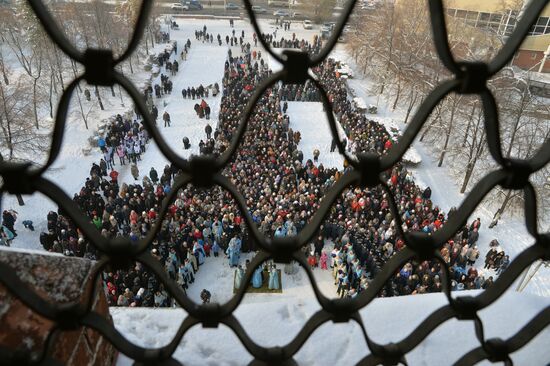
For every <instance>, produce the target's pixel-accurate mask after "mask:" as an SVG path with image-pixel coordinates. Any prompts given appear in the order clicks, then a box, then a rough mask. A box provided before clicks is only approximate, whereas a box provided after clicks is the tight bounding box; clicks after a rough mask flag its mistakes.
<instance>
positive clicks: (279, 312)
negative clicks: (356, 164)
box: [2, 19, 550, 365]
mask: <svg viewBox="0 0 550 366" xmlns="http://www.w3.org/2000/svg"><path fill="white" fill-rule="evenodd" d="M178 23H179V26H180V29H179V30H172V31H171V36H172V38H173V39H175V40H176V41H177V42H178V45H179V49H181V47H182V46H183V44H184V42H185V41H186V40H187V39H191V42H192V47H191V51H190V53H189V56H188V59H187V61H180V60H179V61H178V62H179V63H180V70H181V71H180V72H179V73H178V75H177V76H176V77H174V78H173V79H172V80H173V82H174V88H173V93H172V94H171V95H169V96H167V97H163V98H162V100H160V101H158V102H157V106H158V107H159V115H160V116H161V115H162V113H163V112H164V110H165V109H166V110H167V111H168V112H169V113H170V115H171V120H172V126H171V127H166V128H165V127H164V126H163V124H162V122H161V118H159V128H160V130H161V133H162V135H163V136H164V138H165V139H166V140H167V142H168V143H169V145H170V146H171V147H172V149H174V150H175V151H176V152H177V153H179V154H180V155H181V156H183V157H188V156H189V155H190V154H192V153H197V152H198V143H199V141H200V140H201V139H203V138H204V137H205V133H204V127H205V124H206V121H205V120H204V119H202V120H201V119H198V117H196V114H195V112H194V110H193V105H194V103H196V101H192V100H189V99H187V100H183V99H182V96H181V89H182V88H184V87H185V88H187V87H188V86H195V87H196V86H198V85H199V84H201V83H202V84H203V85H208V84H211V83H214V82H218V83H219V84H220V86H221V80H222V76H223V67H224V66H223V65H224V62H225V58H226V54H227V47H226V46H225V45H224V46H222V47H219V46H217V45H216V44H215V43H214V44H203V43H201V42H197V41H196V40H195V37H194V31H195V30H196V29H199V28H202V26H203V25H204V24H206V25H207V26H208V31H209V32H211V33H213V34H214V35H216V34H217V33H220V34H221V35H222V36H223V37H225V35H226V34H229V32H230V30H231V29H230V28H229V26H228V22H227V21H215V20H192V19H185V20H178ZM235 25H236V28H235V30H236V34H239V33H240V32H241V30H242V29H245V31H246V32H247V39H248V40H250V41H251V31H250V25H249V24H247V23H246V22H244V21H237V22H236V23H235ZM264 27H265V28H264V29H268V27H270V25H269V24H264ZM293 32H296V34H297V37H299V38H303V37H307V38H308V39H310V38H311V37H312V36H313V34H314V33H315V32H316V31H315V30H314V31H305V30H303V29H301V26H300V25H295V26H294V28H293V29H291V30H290V31H289V32H286V36H287V37H290V36H291V35H292V33H293ZM282 33H283V32H282V31H281V30H280V29H279V33H278V34H279V35H280V34H282ZM163 47H164V45H159V46H158V47H157V48H158V49H162V48H163ZM233 52H234V53H235V52H238V49H237V48H234V49H233ZM262 53H264V51H263V52H262ZM335 55H337V56H338V57H340V58H343V59H345V60H346V61H348V63H349V64H350V65H351V66H352V67H353V62H351V61H352V60H349V57H347V54H346V53H345V51H344V50H343V49H342V48H341V46H339V47H338V49H337V50H336V52H335ZM270 65H271V66H272V68H274V69H277V67H275V62H273V61H270ZM355 75H356V78H355V79H350V81H349V83H350V86H351V87H353V88H354V89H355V90H356V92H357V94H358V96H360V97H362V98H363V99H364V100H365V101H366V102H367V104H377V102H378V101H377V100H376V99H377V98H376V96H373V95H370V92H369V90H370V88H369V86H370V84H369V82H368V80H364V79H362V78H360V74H359V73H358V72H357V70H355ZM148 77H149V75H148V73H146V72H144V71H142V72H140V73H138V74H137V75H134V76H133V80H134V81H135V82H136V83H138V84H139V83H143V82H144V81H145V80H147V79H148ZM103 96H104V103H105V104H106V111H105V112H101V113H99V112H94V113H95V114H93V115H92V117H91V118H90V123H91V126H90V130H89V131H87V130H86V129H84V125H83V122H82V121H81V120H79V115H78V111H77V110H76V109H75V108H77V105H76V104H73V108H72V109H71V114H70V118H69V121H68V124H67V127H66V135H65V139H64V141H63V146H62V150H61V153H60V156H59V158H58V159H57V161H56V163H55V164H54V166H53V167H52V168H51V169H50V170H49V171H48V173H47V176H48V178H49V179H51V180H52V181H54V182H55V183H57V184H59V185H60V186H61V187H62V188H63V190H64V191H65V192H66V193H67V194H68V195H70V196H72V195H73V194H75V193H77V192H78V191H79V190H80V188H81V187H82V185H83V184H84V181H85V178H86V177H87V176H88V173H89V170H90V167H91V164H92V162H97V161H98V160H99V159H100V157H101V155H100V152H99V150H98V149H94V150H93V152H92V153H91V154H90V155H89V156H85V155H84V154H83V152H82V148H83V147H85V146H87V139H88V137H89V136H90V135H91V133H92V131H93V130H94V129H95V128H96V126H97V125H98V124H99V123H100V122H101V120H102V119H105V118H108V117H109V116H111V115H113V114H116V113H123V112H125V111H127V110H128V109H129V108H131V105H132V104H131V102H130V101H129V100H128V99H127V98H126V99H124V105H125V106H124V107H123V106H122V105H121V102H120V99H119V98H118V95H117V98H109V97H108V96H107V91H103ZM207 102H208V103H209V104H210V106H211V108H212V119H211V120H210V121H209V123H210V124H211V125H212V127H215V125H216V123H217V121H218V117H219V115H218V113H219V104H220V97H219V96H218V97H217V98H212V97H210V98H208V100H207ZM164 103H166V105H165V107H164ZM378 110H379V114H378V116H377V119H378V120H379V121H381V122H383V123H387V124H388V125H389V123H390V121H391V123H396V124H397V125H398V127H400V128H401V129H404V127H405V126H403V125H402V124H400V122H399V121H400V120H402V113H401V112H400V111H395V112H393V111H390V110H389V108H388V107H387V105H386V104H385V103H384V101H380V103H378ZM288 113H289V116H290V121H291V127H292V128H293V129H294V130H298V131H300V132H301V135H302V141H301V142H300V149H302V150H303V152H304V158H306V159H308V158H312V153H313V150H314V148H318V149H319V150H320V151H321V162H323V164H325V165H327V166H336V167H341V166H342V161H343V160H342V157H340V155H339V154H338V153H336V152H335V153H332V154H331V153H330V152H329V151H330V142H331V139H332V137H331V135H330V129H329V127H328V122H327V121H326V116H325V113H324V112H323V111H322V106H321V105H320V104H319V103H294V102H292V103H289V112H288ZM184 136H187V137H188V138H189V139H190V141H191V144H192V148H191V149H190V150H183V146H182V142H181V140H182V138H183V137H184ZM414 147H415V149H416V151H417V152H418V154H419V155H420V157H421V159H422V163H421V164H420V165H419V166H418V167H416V168H415V169H413V173H414V175H415V178H416V179H417V180H418V182H419V184H420V185H421V186H425V185H428V186H430V187H432V192H433V193H432V194H433V201H434V202H435V203H436V204H437V205H439V206H440V207H442V208H443V209H444V210H448V209H449V208H450V207H452V206H456V205H458V204H459V203H460V202H461V201H462V200H463V198H464V195H461V194H459V193H458V187H457V186H456V182H454V181H453V179H451V176H450V174H449V173H448V171H447V170H446V168H436V167H435V162H434V160H433V158H432V156H431V154H430V152H429V147H427V146H424V145H423V144H421V143H418V142H417V143H415V144H414ZM167 162H168V161H167V159H166V158H165V157H164V156H162V154H161V153H160V151H159V150H158V147H157V146H156V145H155V143H154V142H151V143H150V144H149V145H148V147H147V151H146V153H145V154H143V155H142V162H140V163H139V169H140V172H141V175H142V176H143V175H144V174H147V173H148V171H149V169H150V167H152V166H154V167H155V168H156V169H157V170H159V169H162V168H163V167H164V165H165V164H166V163H167ZM116 169H117V170H119V172H120V173H121V175H120V177H119V180H120V181H122V182H129V181H131V180H133V179H132V178H131V176H130V174H129V166H128V165H127V166H125V167H120V166H119V165H117V166H116ZM24 199H25V201H26V205H25V206H23V207H18V206H17V203H16V201H15V198H14V197H11V196H7V195H5V196H4V199H3V200H2V208H6V207H9V208H14V209H16V210H17V211H18V212H19V214H20V215H19V219H18V222H17V226H16V229H17V230H18V233H19V236H18V237H17V238H16V240H14V242H13V246H14V247H16V248H29V249H40V244H39V240H38V235H39V233H40V232H41V231H44V230H46V213H47V211H49V210H56V209H57V207H56V205H55V204H53V203H52V202H51V201H49V200H47V199H44V198H43V197H42V196H41V195H33V196H25V197H24ZM474 216H475V217H481V219H482V224H483V226H482V229H481V231H480V239H479V246H480V250H481V253H483V255H484V254H485V253H486V251H487V248H488V243H489V241H490V240H491V239H493V238H498V240H499V241H500V243H501V244H502V247H503V249H504V250H505V251H506V252H507V253H509V254H510V255H511V258H514V257H515V255H517V254H518V253H519V252H520V251H521V250H523V249H524V248H525V247H527V246H528V245H530V244H531V243H532V239H531V238H530V237H529V235H528V234H527V233H526V232H525V230H524V224H523V222H522V221H521V219H520V218H513V219H509V218H503V219H502V220H501V221H500V223H499V225H498V226H497V227H496V228H495V229H492V230H489V229H487V224H488V223H489V222H490V212H488V211H487V210H486V209H485V208H484V207H483V206H481V207H480V208H479V209H478V210H477V212H476V213H475V215H474ZM25 219H29V220H33V221H34V224H35V227H36V231H34V232H30V231H28V230H26V229H24V228H23V226H22V224H21V222H22V220H25ZM246 258H248V257H247V256H243V257H242V259H241V260H242V261H244V259H246ZM482 262H483V259H481V260H479V261H478V265H479V266H482ZM315 277H316V280H317V283H318V285H319V286H320V288H321V290H322V291H323V293H324V294H325V295H326V296H330V297H334V296H336V294H335V287H334V284H333V280H332V278H331V276H330V274H329V272H328V271H319V270H316V271H315ZM232 281H233V272H232V270H230V269H229V267H228V263H227V260H226V259H224V258H222V257H220V258H217V259H216V258H207V260H206V263H205V264H204V265H203V266H202V267H201V269H200V271H199V273H198V274H197V277H196V281H195V283H194V284H193V285H192V286H191V288H190V289H189V290H188V296H189V297H190V298H191V299H192V300H194V301H196V302H199V293H200V291H201V290H202V289H203V288H207V289H209V290H210V291H211V293H212V296H213V299H212V300H213V301H217V302H221V303H224V302H226V301H228V300H229V299H230V298H231V296H232ZM282 286H283V293H282V294H248V295H246V296H245V298H244V300H243V303H242V305H241V306H240V307H239V308H238V309H237V311H236V312H235V315H236V317H237V318H238V319H239V320H240V321H241V322H242V324H243V325H244V327H245V329H247V331H248V332H249V335H250V336H251V337H252V338H253V339H255V340H256V341H258V342H259V343H260V344H261V345H263V346H274V345H284V344H286V343H287V342H289V341H290V340H291V339H293V338H294V336H295V335H296V334H297V333H298V331H299V329H300V328H301V327H302V325H303V324H304V323H305V322H306V321H307V319H309V317H311V315H313V314H314V313H315V311H316V310H318V309H319V305H318V303H317V301H316V300H315V298H314V295H313V291H312V289H311V285H310V283H309V281H308V279H307V277H306V276H305V274H304V272H303V271H302V270H300V271H299V272H298V273H297V274H295V275H292V276H287V275H286V274H284V273H283V278H282ZM525 292H529V293H532V294H539V295H544V296H550V270H548V269H544V268H543V269H541V271H540V272H539V274H538V275H537V276H536V277H535V278H534V279H533V281H532V282H531V283H530V285H529V286H528V287H527V288H526V290H525ZM445 303H446V301H445V298H444V296H443V295H441V294H430V295H422V296H409V297H399V298H391V299H376V300H375V301H374V302H373V303H372V304H370V305H369V306H367V307H366V308H365V309H363V310H362V311H361V315H362V316H363V319H364V321H365V324H366V326H367V330H368V332H369V334H370V335H372V337H373V338H374V339H375V340H376V341H379V342H384V343H386V342H389V341H399V340H400V339H401V338H403V337H404V336H405V335H407V334H408V333H409V332H410V331H412V329H413V328H414V327H416V326H417V325H418V324H419V323H420V322H421V321H422V320H423V319H425V318H426V316H427V315H428V314H429V313H431V312H432V311H433V310H435V309H437V308H438V307H440V306H442V305H444V304H445ZM547 305H548V299H547V298H546V299H543V298H540V297H535V296H532V295H529V294H515V293H512V292H511V291H509V292H508V293H507V294H506V295H505V296H504V298H503V299H501V300H499V301H498V302H497V303H496V304H495V305H492V306H491V307H489V308H488V309H487V310H485V311H483V312H482V313H481V316H482V319H483V320H484V323H485V324H486V327H487V328H486V337H487V338H491V337H495V336H499V337H502V338H506V337H508V336H510V335H511V334H513V333H515V332H516V331H517V330H518V329H519V328H520V327H521V326H522V325H524V324H525V323H526V321H527V320H528V319H530V318H532V317H533V316H534V314H536V313H537V312H538V311H539V310H540V309H542V308H543V307H544V306H547ZM510 309H521V311H517V310H516V311H514V314H513V316H510ZM111 312H112V314H113V318H114V320H115V324H116V326H117V328H118V329H119V330H120V331H121V332H122V333H123V334H124V335H125V337H127V338H128V339H130V340H132V341H133V342H136V343H137V344H140V345H144V346H148V347H158V346H161V345H164V344H166V343H168V342H169V340H170V338H171V337H172V336H173V335H174V333H175V331H176V329H177V327H178V326H179V324H180V322H181V320H183V318H184V316H185V313H184V312H183V311H182V310H178V309H164V310H153V309H120V308H112V309H111ZM258 324H261V325H262V326H261V327H259V326H258ZM473 331H474V327H473V324H472V323H471V322H465V321H464V322H462V321H457V320H451V321H449V322H447V323H445V324H444V325H442V326H441V327H439V328H438V329H436V331H434V332H433V333H432V334H431V335H430V336H429V337H428V338H427V339H426V340H425V341H424V342H422V344H421V345H420V346H419V347H417V348H416V349H415V350H414V351H413V352H412V353H411V354H410V355H408V361H409V363H410V364H412V365H417V364H420V365H423V364H426V365H432V364H439V365H446V364H450V363H452V362H453V361H456V359H457V358H458V357H459V355H461V354H463V353H464V352H465V351H467V350H469V349H471V348H473V347H476V346H477V344H478V343H477V341H476V338H475V335H474V332H473ZM549 337H550V332H549V330H546V331H545V332H543V334H542V335H540V336H539V337H537V338H536V339H535V340H534V341H533V342H532V343H530V344H529V345H528V346H527V347H526V348H524V349H522V350H521V351H520V352H518V353H517V354H514V355H513V358H514V360H515V361H516V364H521V365H524V364H525V365H538V364H544V363H545V360H549V359H550V353H549V351H548V347H546V345H547V344H548V340H549V339H550V338H549ZM443 349H444V350H445V351H442V350H443ZM366 352H367V348H366V345H365V342H364V340H363V338H362V335H361V332H360V329H359V327H357V326H356V325H354V324H352V323H350V324H325V325H323V326H322V327H321V328H320V329H318V330H317V331H316V332H315V333H314V334H313V335H312V336H311V338H310V339H309V340H308V342H307V343H306V344H305V345H304V347H303V348H302V349H301V350H300V351H299V352H298V354H297V355H296V359H297V360H298V361H299V363H300V364H304V365H332V364H339V365H340V364H346V365H347V364H354V363H356V362H357V361H359V360H360V359H361V358H362V357H363V356H365V354H366ZM176 358H178V359H179V360H180V361H182V362H185V363H186V364H192V365H199V364H200V365H203V364H212V365H242V364H245V363H247V362H248V361H250V356H249V355H248V353H247V352H246V351H245V349H244V348H243V346H242V345H241V344H240V342H239V341H238V339H237V338H236V336H234V335H233V333H232V332H231V331H230V330H228V329H227V328H226V327H224V326H221V327H220V329H217V330H210V329H200V328H198V327H196V328H193V329H192V330H191V331H190V332H189V333H188V334H186V336H185V337H184V339H183V341H182V342H181V344H180V345H179V347H178V350H177V351H176ZM120 364H126V363H125V360H124V358H121V360H120Z"/></svg>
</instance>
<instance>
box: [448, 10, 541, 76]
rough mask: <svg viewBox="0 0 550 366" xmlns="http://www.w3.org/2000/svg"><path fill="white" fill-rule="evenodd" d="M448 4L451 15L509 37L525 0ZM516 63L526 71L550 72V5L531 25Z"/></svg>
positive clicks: (471, 24) (515, 59) (516, 56)
mask: <svg viewBox="0 0 550 366" xmlns="http://www.w3.org/2000/svg"><path fill="white" fill-rule="evenodd" d="M525 2H527V1H525ZM445 5H446V11H447V14H448V15H449V16H451V17H454V18H456V19H458V20H461V21H464V23H466V24H467V25H470V26H473V27H476V28H480V29H484V30H486V31H488V32H491V33H493V34H496V35H499V36H502V37H507V36H509V35H510V34H512V32H513V30H514V28H515V26H516V23H517V21H518V17H519V15H520V13H521V9H522V7H523V5H524V1H522V0H483V1H479V0H448V1H447V2H446V3H445ZM512 64H513V65H514V66H517V67H520V68H522V69H524V70H530V71H538V72H550V5H548V6H546V8H545V9H544V11H543V12H542V14H541V15H540V16H539V18H538V19H537V22H536V23H535V25H534V26H533V27H532V28H531V30H530V32H529V34H528V36H527V38H526V39H525V41H524V42H523V43H522V45H521V47H520V48H519V50H518V52H517V53H516V55H515V57H514V60H513V61H512Z"/></svg>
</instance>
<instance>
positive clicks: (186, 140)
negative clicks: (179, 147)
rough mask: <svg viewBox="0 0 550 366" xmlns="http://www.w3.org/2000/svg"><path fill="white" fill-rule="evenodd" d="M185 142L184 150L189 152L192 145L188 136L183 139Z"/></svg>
mask: <svg viewBox="0 0 550 366" xmlns="http://www.w3.org/2000/svg"><path fill="white" fill-rule="evenodd" d="M182 142H183V148H184V149H185V150H189V149H190V148H191V144H190V143H189V138H188V137H187V136H186V137H184V138H183V139H182Z"/></svg>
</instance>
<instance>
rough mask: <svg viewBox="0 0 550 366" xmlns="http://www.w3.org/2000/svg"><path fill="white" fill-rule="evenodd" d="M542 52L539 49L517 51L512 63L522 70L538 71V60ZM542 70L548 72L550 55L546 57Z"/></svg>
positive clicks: (549, 69)
mask: <svg viewBox="0 0 550 366" xmlns="http://www.w3.org/2000/svg"><path fill="white" fill-rule="evenodd" d="M543 57H544V54H543V53H542V52H540V51H527V50H521V51H518V53H517V54H516V56H515V57H514V61H513V65H515V66H517V67H520V68H522V69H524V70H531V71H539V67H540V62H542V58H543ZM542 72H550V57H549V58H547V59H546V62H545V64H544V68H543V69H542Z"/></svg>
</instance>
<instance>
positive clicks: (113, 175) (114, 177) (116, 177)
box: [109, 169, 118, 183]
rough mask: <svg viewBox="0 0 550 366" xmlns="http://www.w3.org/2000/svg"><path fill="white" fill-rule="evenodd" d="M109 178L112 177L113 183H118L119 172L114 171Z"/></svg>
mask: <svg viewBox="0 0 550 366" xmlns="http://www.w3.org/2000/svg"><path fill="white" fill-rule="evenodd" d="M109 176H110V177H111V181H112V182H114V183H118V172H117V171H116V170H114V169H113V170H112V171H111V173H109Z"/></svg>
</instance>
